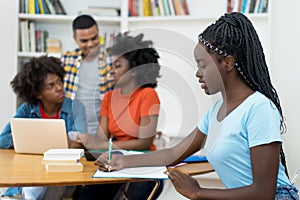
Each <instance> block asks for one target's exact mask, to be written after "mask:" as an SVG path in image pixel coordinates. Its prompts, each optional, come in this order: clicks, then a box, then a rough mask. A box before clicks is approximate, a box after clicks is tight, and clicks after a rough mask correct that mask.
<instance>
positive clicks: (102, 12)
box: [79, 6, 121, 17]
mask: <svg viewBox="0 0 300 200" xmlns="http://www.w3.org/2000/svg"><path fill="white" fill-rule="evenodd" d="M79 14H90V15H95V16H111V17H116V16H120V14H121V11H120V9H119V8H114V7H98V6H89V7H88V8H87V9H82V10H80V11H79Z"/></svg>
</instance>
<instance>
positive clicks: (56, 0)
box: [49, 0, 67, 15]
mask: <svg viewBox="0 0 300 200" xmlns="http://www.w3.org/2000/svg"><path fill="white" fill-rule="evenodd" d="M49 1H50V3H51V4H52V5H53V8H54V10H55V14H58V15H66V14H67V13H66V11H65V9H64V7H63V5H62V4H61V2H60V0H49Z"/></svg>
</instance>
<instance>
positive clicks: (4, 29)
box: [0, 0, 17, 129]
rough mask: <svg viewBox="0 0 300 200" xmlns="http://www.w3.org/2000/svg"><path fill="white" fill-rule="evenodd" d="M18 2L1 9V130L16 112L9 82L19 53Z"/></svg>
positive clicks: (3, 5)
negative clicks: (17, 39) (17, 35)
mask: <svg viewBox="0 0 300 200" xmlns="http://www.w3.org/2000/svg"><path fill="white" fill-rule="evenodd" d="M16 2H17V0H13V1H1V2H0V7H1V8H2V9H1V12H0V21H1V23H0V24H1V31H0V60H1V65H0V94H1V97H0V129H2V128H3V127H4V125H5V124H6V123H7V122H8V120H9V118H10V117H11V116H12V114H13V112H15V96H14V94H13V92H12V90H11V88H10V85H9V82H10V81H11V80H12V78H13V76H14V74H15V62H16V59H17V58H16V51H17V41H16V38H17V37H16V34H17V4H16Z"/></svg>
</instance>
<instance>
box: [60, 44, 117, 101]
mask: <svg viewBox="0 0 300 200" xmlns="http://www.w3.org/2000/svg"><path fill="white" fill-rule="evenodd" d="M98 59H99V60H98V63H99V65H98V75H99V82H98V87H99V98H100V99H101V100H102V99H103V97H104V94H105V93H106V92H107V91H109V90H112V89H113V86H112V84H111V83H110V81H109V80H110V73H109V72H110V69H111V65H112V58H111V56H110V55H108V54H106V52H105V48H104V47H103V46H100V52H99V55H98ZM82 61H83V59H82V51H81V50H80V49H75V50H72V51H67V52H64V54H63V57H62V66H63V68H64V69H65V71H66V76H65V79H64V88H65V95H66V97H68V98H71V99H72V100H74V99H75V97H76V92H77V90H78V84H79V76H78V75H79V72H80V65H81V63H82Z"/></svg>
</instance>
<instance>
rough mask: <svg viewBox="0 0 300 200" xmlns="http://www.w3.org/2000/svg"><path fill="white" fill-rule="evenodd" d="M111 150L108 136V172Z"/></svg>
mask: <svg viewBox="0 0 300 200" xmlns="http://www.w3.org/2000/svg"><path fill="white" fill-rule="evenodd" d="M111 150H112V139H111V138H109V141H108V172H110V160H111Z"/></svg>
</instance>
